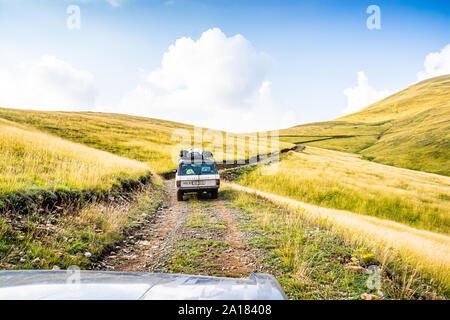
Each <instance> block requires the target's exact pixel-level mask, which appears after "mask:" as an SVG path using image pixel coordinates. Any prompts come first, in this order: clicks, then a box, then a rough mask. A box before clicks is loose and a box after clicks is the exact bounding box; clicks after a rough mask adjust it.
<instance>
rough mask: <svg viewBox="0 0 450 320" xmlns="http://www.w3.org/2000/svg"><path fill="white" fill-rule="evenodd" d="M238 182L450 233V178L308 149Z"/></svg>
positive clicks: (245, 176)
mask: <svg viewBox="0 0 450 320" xmlns="http://www.w3.org/2000/svg"><path fill="white" fill-rule="evenodd" d="M238 182H239V184H241V185H244V186H248V187H252V188H255V189H258V190H262V191H266V192H270V193H273V194H277V195H281V196H286V197H290V198H292V199H296V200H300V201H304V202H307V203H311V204H317V205H319V206H324V207H329V208H336V209H343V210H348V211H352V212H355V213H360V214H365V215H370V216H375V217H380V218H385V219H389V220H393V221H397V222H400V223H404V224H406V225H409V226H413V227H415V228H419V229H426V230H431V231H436V232H440V233H444V234H449V233H450V211H449V208H450V178H448V177H445V176H439V175H433V174H427V173H423V172H416V171H412V170H405V169H401V168H395V167H390V166H385V165H380V164H377V163H373V162H370V161H366V160H362V159H360V157H359V156H357V155H353V154H348V153H342V152H337V151H331V150H326V149H318V148H313V147H308V148H306V149H305V150H304V151H303V152H289V154H287V155H286V156H283V157H282V160H281V162H280V164H279V169H278V171H277V172H276V173H275V174H273V175H262V174H260V169H257V170H253V171H248V172H247V173H244V174H243V175H241V176H240V178H239V180H238Z"/></svg>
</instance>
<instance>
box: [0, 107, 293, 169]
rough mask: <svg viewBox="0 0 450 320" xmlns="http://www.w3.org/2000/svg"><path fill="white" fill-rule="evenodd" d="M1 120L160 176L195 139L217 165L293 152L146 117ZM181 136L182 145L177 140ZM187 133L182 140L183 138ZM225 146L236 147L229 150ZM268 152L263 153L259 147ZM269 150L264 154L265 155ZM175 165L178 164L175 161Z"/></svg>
mask: <svg viewBox="0 0 450 320" xmlns="http://www.w3.org/2000/svg"><path fill="white" fill-rule="evenodd" d="M0 118H3V119H6V120H9V121H12V122H15V123H19V124H22V125H24V126H27V127H31V128H34V129H37V130H40V131H43V132H47V133H50V134H53V135H55V136H59V137H61V138H64V139H67V140H70V141H73V142H78V143H82V144H85V145H87V146H89V147H92V148H96V149H99V150H103V151H107V152H110V153H113V154H116V155H119V156H122V157H127V158H131V159H135V160H138V161H141V162H145V163H146V164H148V166H149V167H150V168H151V169H152V171H154V172H156V173H165V172H168V171H170V170H172V169H174V168H175V167H176V161H177V157H178V152H179V150H180V149H181V148H186V147H191V146H194V145H193V144H194V141H192V140H194V139H192V137H194V136H195V137H200V135H201V136H202V139H203V140H199V141H202V147H203V148H207V149H208V150H211V151H213V153H214V158H215V159H216V160H219V161H220V160H222V159H223V160H238V159H243V158H245V159H248V158H249V156H253V155H256V154H258V153H266V152H267V151H269V152H272V151H273V150H278V148H280V149H281V148H290V147H292V146H293V145H292V144H290V143H287V142H281V143H279V146H276V145H273V146H272V145H271V140H270V138H269V137H267V139H264V138H262V139H261V138H260V139H259V140H255V139H252V140H250V139H249V137H248V136H247V137H246V136H243V135H239V134H233V133H228V132H223V131H217V130H211V129H207V128H197V130H196V129H195V128H194V126H191V125H187V124H182V123H177V122H172V121H166V120H159V119H151V118H144V117H136V116H129V115H123V114H108V113H95V112H46V111H33V110H18V109H4V108H0ZM177 132H179V133H180V135H181V137H182V138H181V140H180V139H179V138H178V137H176V136H174V133H177ZM183 133H184V134H183ZM226 141H231V142H232V143H233V142H234V146H233V145H232V146H231V148H230V147H228V148H227V144H226ZM262 141H264V142H265V146H267V148H259V147H260V146H261V142H262ZM263 149H265V150H263ZM173 159H174V160H173Z"/></svg>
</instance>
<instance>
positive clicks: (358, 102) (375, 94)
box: [342, 71, 392, 114]
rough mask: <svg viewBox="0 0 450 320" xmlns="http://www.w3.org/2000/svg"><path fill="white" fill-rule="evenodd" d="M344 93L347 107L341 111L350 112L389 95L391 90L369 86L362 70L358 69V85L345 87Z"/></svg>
mask: <svg viewBox="0 0 450 320" xmlns="http://www.w3.org/2000/svg"><path fill="white" fill-rule="evenodd" d="M344 94H345V95H346V96H347V107H346V108H345V109H344V110H343V112H342V113H343V114H350V113H353V112H356V111H359V110H361V109H362V108H364V107H367V106H368V105H370V104H372V103H374V102H376V101H378V100H381V99H383V98H385V97H387V96H389V95H391V94H392V92H391V91H390V90H388V89H384V90H379V91H378V90H377V89H375V88H373V87H371V86H370V85H369V80H368V79H367V76H366V74H365V73H364V71H360V72H358V85H357V86H355V87H353V88H347V89H345V90H344Z"/></svg>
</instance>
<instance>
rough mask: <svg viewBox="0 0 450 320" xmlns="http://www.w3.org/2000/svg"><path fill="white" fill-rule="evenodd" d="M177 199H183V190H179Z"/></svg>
mask: <svg viewBox="0 0 450 320" xmlns="http://www.w3.org/2000/svg"><path fill="white" fill-rule="evenodd" d="M177 200H178V201H183V191H181V190H178V191H177Z"/></svg>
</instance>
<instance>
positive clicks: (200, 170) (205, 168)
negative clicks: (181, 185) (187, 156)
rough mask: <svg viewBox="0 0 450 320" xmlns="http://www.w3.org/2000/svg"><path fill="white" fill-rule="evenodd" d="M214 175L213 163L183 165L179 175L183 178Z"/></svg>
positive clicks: (214, 167)
mask: <svg viewBox="0 0 450 320" xmlns="http://www.w3.org/2000/svg"><path fill="white" fill-rule="evenodd" d="M215 173H216V166H215V165H214V163H185V164H182V165H181V167H180V174H181V175H183V176H189V175H199V174H200V175H202V174H215Z"/></svg>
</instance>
